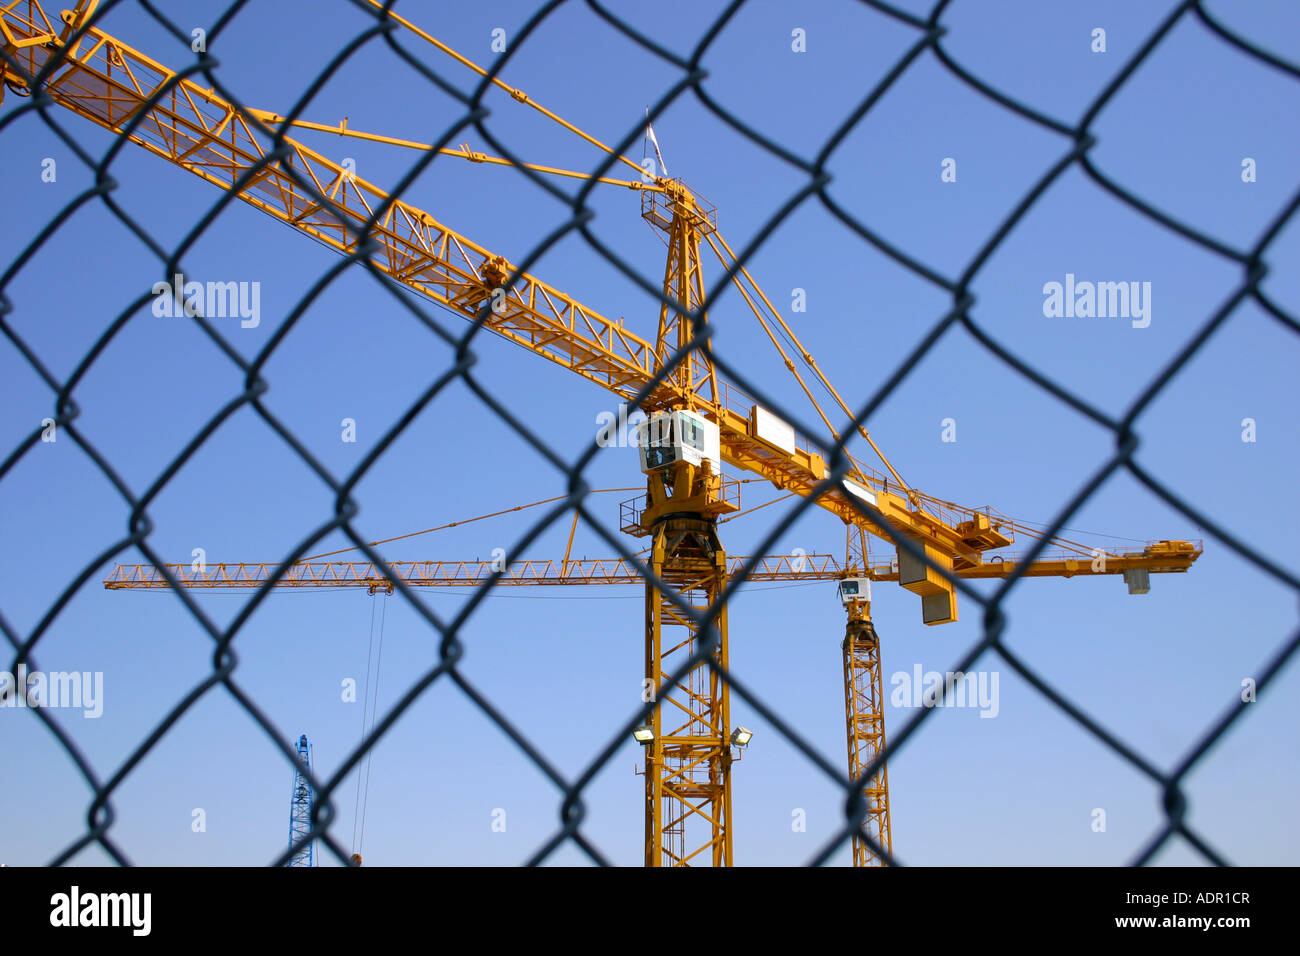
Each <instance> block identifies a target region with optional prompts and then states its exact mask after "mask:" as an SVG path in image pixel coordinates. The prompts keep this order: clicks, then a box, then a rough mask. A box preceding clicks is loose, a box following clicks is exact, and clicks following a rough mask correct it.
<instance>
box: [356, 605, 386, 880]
mask: <svg viewBox="0 0 1300 956" xmlns="http://www.w3.org/2000/svg"><path fill="white" fill-rule="evenodd" d="M373 597H374V599H375V601H372V602H371V605H370V646H369V648H368V649H367V651H366V686H365V690H364V691H363V692H362V697H361V740H362V741H364V740H365V739H366V735H367V734H368V733H370V732H371V731H372V730H374V728H375V712H376V711H377V709H378V706H379V670H380V665H381V664H382V662H383V658H384V622H385V620H386V619H387V617H388V600H387V599H388V595H387V593H385V594H384V604H383V610H382V612H381V613H380V615H379V631H378V633H379V653H378V655H376V654H375V602H377V601H378V598H379V595H378V594H375V595H373ZM372 660H373V661H374V673H375V687H374V693H373V694H372V693H371V690H370V670H371V668H370V664H371V661H372ZM374 756H375V750H374V748H373V747H371V748H370V749H369V750H368V751H366V755H365V757H364V758H363V759H362V762H361V765H360V766H359V767H358V768H357V798H356V802H355V803H354V805H353V807H352V852H353V853H354V854H360V853H361V848H362V844H364V843H365V840H366V806H367V804H368V803H369V802H370V764H371V761H372V760H373V759H374ZM363 779H364V781H365V782H364V785H363V783H362V781H363ZM358 815H359V817H360V827H359V828H358V822H357V821H358Z"/></svg>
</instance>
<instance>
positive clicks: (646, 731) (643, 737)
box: [632, 724, 655, 746]
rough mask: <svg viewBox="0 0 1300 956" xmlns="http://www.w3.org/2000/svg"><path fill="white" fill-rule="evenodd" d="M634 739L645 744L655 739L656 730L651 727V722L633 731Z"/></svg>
mask: <svg viewBox="0 0 1300 956" xmlns="http://www.w3.org/2000/svg"><path fill="white" fill-rule="evenodd" d="M632 739H633V740H635V741H636V742H637V743H639V744H641V745H642V746H644V745H645V744H648V743H650V741H652V740H654V739H655V732H654V731H653V730H651V729H650V725H649V724H642V725H641V726H640V727H638V728H637V729H636V730H634V731H632Z"/></svg>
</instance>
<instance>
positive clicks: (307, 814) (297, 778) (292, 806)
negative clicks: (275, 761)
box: [285, 734, 316, 866]
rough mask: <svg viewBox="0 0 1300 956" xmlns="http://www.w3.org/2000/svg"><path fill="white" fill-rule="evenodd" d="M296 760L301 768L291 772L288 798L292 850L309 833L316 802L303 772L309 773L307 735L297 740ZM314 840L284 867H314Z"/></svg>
mask: <svg viewBox="0 0 1300 956" xmlns="http://www.w3.org/2000/svg"><path fill="white" fill-rule="evenodd" d="M297 750H298V760H299V761H300V762H301V763H302V766H301V767H295V768H294V771H293V793H292V794H291V795H290V798H289V848H290V849H293V847H294V845H295V844H296V843H297V842H298V841H299V840H301V839H302V838H303V837H305V836H306V835H307V834H308V833H310V832H311V808H312V804H314V803H315V802H316V794H315V793H313V792H312V789H311V784H310V783H308V782H307V774H306V773H304V772H303V770H304V768H305V769H306V770H307V772H310V771H311V744H310V743H308V742H307V735H306V734H303V735H302V736H301V737H299V738H298V747H297ZM315 843H316V841H315V840H308V841H307V842H306V843H304V844H303V845H302V846H301V847H299V848H298V850H297V851H296V852H295V853H294V854H293V856H291V857H289V862H288V863H286V864H285V865H286V866H315V865H316V864H315V858H314V853H313V849H314V847H315Z"/></svg>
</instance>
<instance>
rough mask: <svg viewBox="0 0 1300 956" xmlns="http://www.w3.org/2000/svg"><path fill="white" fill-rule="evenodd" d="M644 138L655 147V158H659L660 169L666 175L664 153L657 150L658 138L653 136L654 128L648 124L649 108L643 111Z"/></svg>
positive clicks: (666, 167) (666, 168) (666, 165)
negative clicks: (644, 118) (644, 117)
mask: <svg viewBox="0 0 1300 956" xmlns="http://www.w3.org/2000/svg"><path fill="white" fill-rule="evenodd" d="M645 116H646V120H645V138H646V139H648V140H649V141H650V145H651V146H653V147H654V148H655V159H657V160H659V169H660V171H661V172H662V173H663V174H664V175H665V176H667V175H668V164H667V163H665V162H664V154H663V153H661V152H659V140H658V138H657V137H656V136H655V128H654V127H653V126H651V125H650V110H648V109H647V110H646V111H645Z"/></svg>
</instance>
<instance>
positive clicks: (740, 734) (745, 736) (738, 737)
mask: <svg viewBox="0 0 1300 956" xmlns="http://www.w3.org/2000/svg"><path fill="white" fill-rule="evenodd" d="M753 739H754V732H753V731H752V730H746V729H745V728H744V727H737V728H736V729H735V730H733V731H732V732H731V742H732V743H733V744H734V745H736V746H737V747H746V746H748V745H749V742H750V741H751V740H753Z"/></svg>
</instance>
